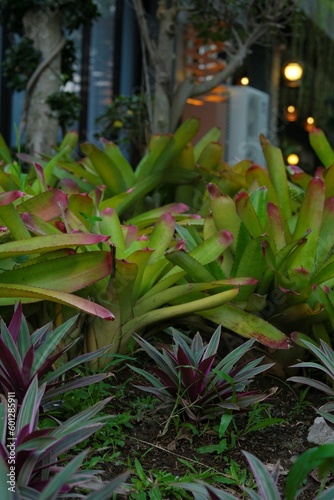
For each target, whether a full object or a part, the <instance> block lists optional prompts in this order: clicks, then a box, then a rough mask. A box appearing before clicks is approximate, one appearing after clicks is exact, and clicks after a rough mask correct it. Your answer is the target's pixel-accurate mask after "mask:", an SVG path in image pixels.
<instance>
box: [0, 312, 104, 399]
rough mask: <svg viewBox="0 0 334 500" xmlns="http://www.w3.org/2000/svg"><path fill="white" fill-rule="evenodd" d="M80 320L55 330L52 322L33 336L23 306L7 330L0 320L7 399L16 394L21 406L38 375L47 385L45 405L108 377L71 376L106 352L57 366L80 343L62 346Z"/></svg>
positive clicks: (1, 378) (0, 380)
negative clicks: (75, 369)
mask: <svg viewBox="0 0 334 500" xmlns="http://www.w3.org/2000/svg"><path fill="white" fill-rule="evenodd" d="M77 319H78V317H77V316H74V317H72V318H71V319H69V320H68V321H66V322H65V323H63V324H62V325H60V326H59V327H57V328H55V329H53V328H52V323H49V324H47V325H45V326H43V327H41V328H39V329H38V330H36V331H35V332H33V333H32V334H30V331H29V327H28V324H27V322H26V319H25V317H24V316H23V314H22V306H21V304H18V306H17V307H16V310H15V312H14V314H13V317H12V320H11V322H10V323H9V325H8V327H7V326H6V324H5V323H4V321H3V320H2V319H0V332H1V335H0V388H1V392H2V393H3V394H5V396H7V395H8V393H14V394H15V398H16V400H17V402H18V405H20V404H21V403H22V401H23V399H24V397H25V396H26V393H27V391H28V388H29V386H30V384H31V383H32V381H33V380H34V379H35V378H36V376H37V377H38V379H36V380H38V383H39V384H40V385H43V384H44V386H45V390H44V391H43V397H42V399H41V402H42V405H43V406H44V405H46V403H48V402H50V401H51V400H52V399H54V398H55V397H57V396H59V395H60V394H63V393H64V392H66V391H69V390H72V389H75V388H78V387H83V386H86V385H90V384H93V383H95V382H97V381H99V380H101V379H103V378H105V377H107V376H108V374H97V375H91V376H87V377H73V376H72V377H71V376H68V375H69V373H70V372H71V370H72V369H73V368H75V367H76V366H79V365H82V364H83V363H85V362H88V361H90V360H91V359H94V358H96V357H98V356H100V355H102V354H103V353H104V351H105V350H106V349H101V350H100V351H96V352H92V353H88V354H84V355H81V356H78V357H76V358H74V359H72V360H71V361H68V362H66V363H62V364H60V365H59V366H58V367H57V368H56V367H55V363H56V362H57V360H59V358H61V356H62V355H63V354H64V353H65V352H66V351H68V350H69V349H70V348H71V347H72V346H73V345H74V344H75V343H76V342H77V341H78V340H79V337H77V339H76V340H74V341H73V342H71V343H70V344H68V345H65V346H64V347H62V348H60V347H59V345H60V344H61V342H62V340H63V339H64V337H65V335H67V334H68V332H69V331H70V330H71V329H73V327H75V328H78V327H77V326H76V323H77ZM65 375H67V377H66V378H65Z"/></svg>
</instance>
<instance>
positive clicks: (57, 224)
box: [55, 220, 67, 233]
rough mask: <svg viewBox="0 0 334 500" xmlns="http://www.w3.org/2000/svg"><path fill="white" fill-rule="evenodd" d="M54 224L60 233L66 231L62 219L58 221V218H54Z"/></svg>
mask: <svg viewBox="0 0 334 500" xmlns="http://www.w3.org/2000/svg"><path fill="white" fill-rule="evenodd" d="M55 226H56V228H57V229H59V231H61V232H62V233H66V232H67V231H66V226H65V224H64V223H63V222H62V221H60V220H56V222H55Z"/></svg>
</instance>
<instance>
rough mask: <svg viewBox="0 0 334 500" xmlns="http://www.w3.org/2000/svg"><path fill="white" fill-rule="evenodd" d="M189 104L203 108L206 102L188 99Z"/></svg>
mask: <svg viewBox="0 0 334 500" xmlns="http://www.w3.org/2000/svg"><path fill="white" fill-rule="evenodd" d="M187 104H192V105H193V106H203V104H204V102H203V101H201V100H200V99H191V98H189V99H187Z"/></svg>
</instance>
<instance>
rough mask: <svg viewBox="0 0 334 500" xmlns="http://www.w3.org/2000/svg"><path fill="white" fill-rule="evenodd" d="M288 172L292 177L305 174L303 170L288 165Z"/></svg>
mask: <svg viewBox="0 0 334 500" xmlns="http://www.w3.org/2000/svg"><path fill="white" fill-rule="evenodd" d="M288 172H289V173H291V174H292V175H299V174H303V175H304V174H305V172H304V170H303V169H302V168H300V167H298V166H297V165H289V166H288Z"/></svg>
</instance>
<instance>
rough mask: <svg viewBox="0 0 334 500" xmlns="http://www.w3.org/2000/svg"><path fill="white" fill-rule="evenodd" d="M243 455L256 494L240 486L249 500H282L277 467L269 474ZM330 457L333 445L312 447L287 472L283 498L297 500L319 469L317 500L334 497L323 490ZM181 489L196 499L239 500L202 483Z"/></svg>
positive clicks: (248, 455) (188, 485)
mask: <svg viewBox="0 0 334 500" xmlns="http://www.w3.org/2000/svg"><path fill="white" fill-rule="evenodd" d="M243 453H244V455H245V457H246V458H247V460H248V463H249V465H250V468H251V470H252V473H253V475H254V479H255V481H256V486H257V492H256V491H254V490H253V489H250V488H249V487H248V486H243V489H244V491H245V493H246V494H247V498H250V499H251V500H281V499H282V498H283V497H282V496H281V491H280V488H279V487H278V478H279V464H276V466H275V467H274V469H273V470H272V472H269V471H268V469H267V468H266V466H265V465H264V464H263V463H262V462H261V461H260V460H259V459H258V458H256V457H255V456H254V455H252V454H251V453H248V452H246V451H244V452H243ZM333 454H334V445H332V444H327V445H322V446H319V447H317V448H312V449H310V450H308V451H306V452H305V453H303V454H302V455H301V456H300V457H299V458H298V459H297V460H296V462H295V463H294V464H293V466H292V468H291V469H290V471H289V474H288V477H287V481H286V487H285V496H284V498H286V499H287V500H294V499H296V498H298V496H299V494H300V493H301V492H302V484H303V481H304V480H305V479H306V478H307V475H308V474H309V473H310V472H311V471H312V470H313V469H318V471H319V474H320V477H321V479H322V483H321V485H320V489H319V494H318V495H317V499H318V500H330V499H331V498H333V493H334V487H331V488H328V489H327V490H324V487H325V480H326V477H327V474H328V472H330V471H331V472H333V456H334V455H333ZM182 487H183V488H184V489H186V490H188V491H191V492H192V493H193V495H194V499H195V500H206V499H208V500H209V499H215V500H233V499H236V498H238V497H235V496H234V495H231V494H230V493H226V492H225V491H223V490H220V489H219V488H216V487H214V486H211V485H209V484H205V483H204V482H203V481H197V482H194V483H188V484H183V485H182Z"/></svg>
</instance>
